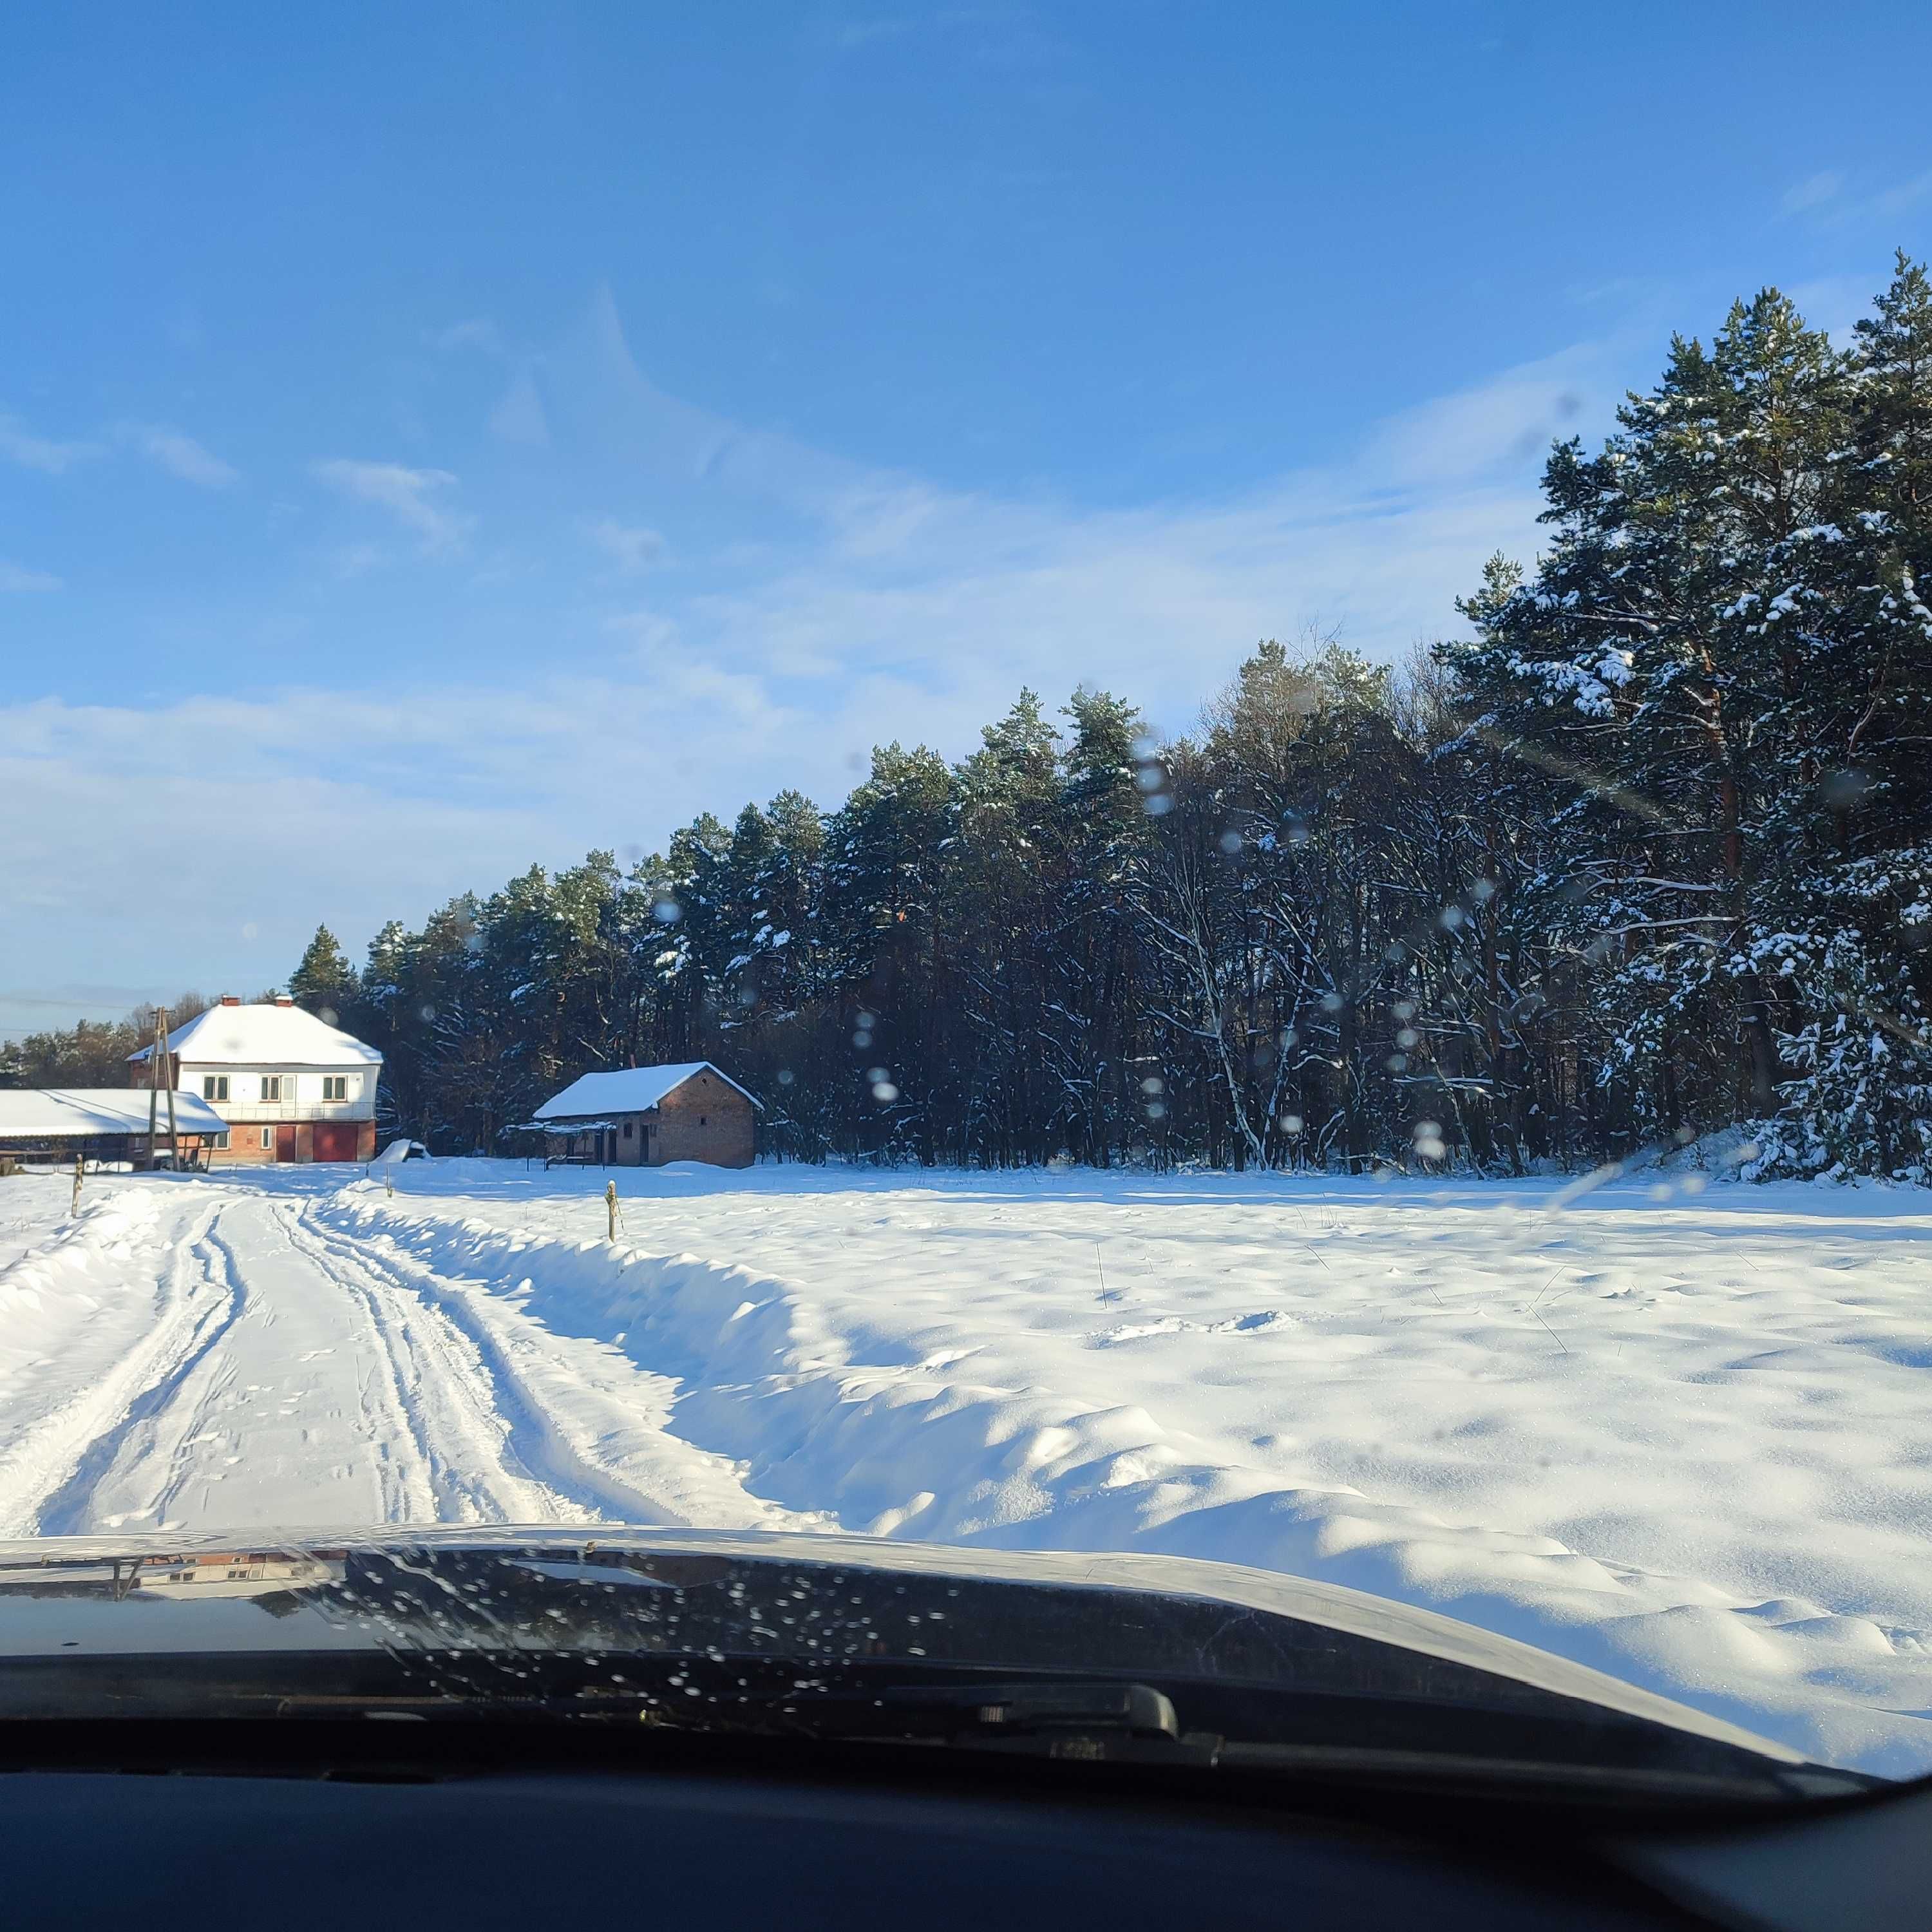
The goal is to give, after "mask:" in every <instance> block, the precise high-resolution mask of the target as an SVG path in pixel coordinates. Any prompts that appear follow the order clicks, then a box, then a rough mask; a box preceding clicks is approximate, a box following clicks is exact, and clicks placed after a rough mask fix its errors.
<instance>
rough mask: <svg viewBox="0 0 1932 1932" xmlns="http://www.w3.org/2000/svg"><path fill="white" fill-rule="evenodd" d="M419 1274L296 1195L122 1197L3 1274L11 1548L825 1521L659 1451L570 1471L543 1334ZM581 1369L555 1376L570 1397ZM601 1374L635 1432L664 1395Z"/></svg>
mask: <svg viewBox="0 0 1932 1932" xmlns="http://www.w3.org/2000/svg"><path fill="white" fill-rule="evenodd" d="M29 1185H31V1183H30V1184H29ZM62 1185H64V1184H62ZM90 1185H91V1187H93V1188H94V1190H95V1191H96V1192H98V1191H99V1190H100V1187H101V1184H90ZM108 1185H109V1186H110V1187H112V1186H113V1184H108ZM415 1272H416V1279H413V1280H412V1279H410V1278H407V1277H406V1276H405V1275H404V1274H402V1273H399V1272H398V1268H396V1267H395V1265H392V1264H389V1263H386V1262H384V1261H383V1259H380V1258H379V1257H378V1256H377V1253H376V1252H375V1250H374V1248H373V1247H372V1246H371V1244H369V1243H368V1242H366V1241H360V1240H359V1239H357V1238H355V1237H353V1235H347V1234H345V1233H344V1232H341V1230H340V1229H338V1228H335V1227H333V1226H331V1225H330V1223H329V1220H328V1218H327V1217H326V1214H325V1213H324V1211H323V1207H322V1205H321V1204H320V1203H318V1202H316V1201H314V1200H313V1199H305V1198H303V1197H302V1196H300V1195H281V1194H276V1193H263V1192H261V1191H259V1190H255V1189H252V1188H248V1187H236V1188H223V1187H204V1188H173V1189H170V1188H168V1187H166V1184H163V1185H162V1186H161V1187H159V1188H155V1187H150V1188H148V1189H147V1190H141V1189H140V1188H139V1186H138V1184H124V1185H123V1186H121V1187H119V1188H118V1189H114V1190H113V1191H112V1192H110V1193H109V1195H108V1197H107V1199H106V1200H104V1201H100V1202H96V1203H95V1205H94V1206H92V1208H90V1209H89V1211H88V1215H87V1217H85V1218H84V1219H83V1221H82V1222H81V1223H80V1224H79V1225H78V1226H77V1228H75V1229H71V1230H65V1231H63V1232H62V1234H61V1235H58V1236H57V1237H56V1238H55V1239H54V1240H53V1241H51V1242H49V1243H48V1244H46V1246H45V1247H42V1248H40V1249H38V1250H32V1249H29V1250H28V1251H27V1252H26V1253H25V1254H24V1255H17V1256H16V1259H15V1261H14V1263H13V1266H12V1267H11V1268H8V1269H7V1270H6V1271H5V1274H0V1306H6V1305H7V1304H11V1306H10V1313H12V1314H13V1315H14V1316H15V1317H16V1318H17V1319H16V1320H15V1321H14V1322H13V1323H12V1324H10V1328H11V1330H12V1332H11V1333H10V1334H9V1335H8V1336H7V1338H6V1340H5V1341H3V1342H0V1535H6V1536H28V1535H43V1536H46V1535H67V1534H74V1533H78V1532H83V1531H86V1530H91V1529H120V1528H123V1527H137V1528H142V1529H155V1528H162V1527H168V1528H195V1529H201V1528H223V1529H226V1528H246V1527H250V1526H269V1525H274V1526H282V1527H287V1528H290V1529H323V1528H332V1529H341V1528H344V1527H353V1526H357V1525H361V1524H370V1523H589V1522H595V1521H599V1520H623V1521H628V1522H631V1523H682V1522H687V1521H703V1522H705V1523H722V1524H724V1525H725V1526H729V1527H733V1528H738V1527H746V1526H772V1527H787V1528H797V1527H800V1526H806V1527H811V1526H814V1525H815V1524H816V1523H818V1522H819V1521H820V1519H818V1518H817V1517H802V1516H801V1515H799V1514H797V1513H795V1512H791V1511H782V1510H773V1509H770V1508H766V1507H765V1506H763V1505H760V1504H758V1503H757V1502H754V1501H753V1500H752V1499H749V1498H748V1497H746V1496H744V1495H743V1493H742V1490H740V1489H739V1486H738V1484H737V1483H736V1479H735V1477H734V1476H733V1473H732V1472H731V1470H730V1466H729V1465H727V1464H725V1463H723V1462H721V1460H720V1459H718V1458H715V1457H709V1456H706V1454H704V1453H703V1451H698V1450H696V1449H694V1448H692V1447H691V1445H688V1444H685V1443H682V1442H676V1441H675V1440H673V1439H669V1438H663V1439H661V1447H662V1454H661V1457H660V1460H661V1462H663V1463H664V1464H665V1465H667V1466H666V1467H664V1468H663V1469H661V1470H659V1471H657V1472H653V1471H652V1469H650V1468H649V1466H648V1463H649V1459H648V1457H637V1456H633V1457H632V1458H631V1463H630V1465H629V1466H628V1467H625V1468H621V1469H619V1468H617V1467H613V1466H610V1465H609V1464H607V1465H606V1466H601V1467H599V1466H592V1465H591V1464H589V1463H584V1462H580V1461H579V1460H577V1459H576V1458H575V1457H573V1455H572V1454H571V1452H570V1451H569V1449H568V1447H567V1446H565V1445H560V1444H559V1442H558V1440H557V1439H556V1436H555V1435H554V1434H553V1432H552V1430H550V1427H548V1418H547V1417H546V1416H544V1415H543V1413H542V1412H541V1411H540V1410H538V1409H535V1408H534V1407H533V1406H532V1405H531V1404H530V1403H529V1402H527V1401H526V1400H524V1399H523V1388H524V1386H525V1385H524V1382H523V1379H522V1377H524V1376H529V1375H531V1374H532V1373H541V1370H542V1368H543V1367H544V1361H543V1359H542V1358H543V1357H544V1355H545V1353H546V1351H545V1350H544V1348H543V1346H542V1345H541V1343H540V1342H538V1341H537V1340H535V1339H534V1338H533V1337H516V1338H511V1339H508V1340H499V1339H498V1338H496V1337H493V1336H492V1335H491V1334H490V1333H489V1332H488V1331H487V1328H483V1327H481V1326H466V1325H465V1324H464V1323H463V1322H460V1321H459V1320H458V1319H454V1318H453V1317H452V1314H451V1313H449V1304H448V1300H447V1298H446V1296H444V1295H438V1294H437V1292H435V1290H434V1286H433V1285H431V1284H429V1283H426V1282H425V1280H424V1279H423V1278H422V1271H415ZM62 1288H65V1289H68V1291H69V1292H68V1294H66V1295H60V1294H58V1292H52V1293H50V1292H49V1289H54V1290H56V1291H58V1289H62ZM50 1316H51V1317H54V1318H56V1319H55V1320H53V1321H51V1322H50V1321H49V1319H48V1318H49V1317H50ZM62 1316H65V1317H66V1318H67V1319H65V1321H61V1320H59V1319H58V1318H59V1317H62ZM505 1348H507V1349H508V1350H509V1351H510V1352H511V1353H512V1354H516V1355H520V1357H521V1358H523V1359H522V1361H520V1364H518V1367H520V1369H521V1372H522V1374H521V1376H520V1375H519V1374H518V1373H517V1369H516V1368H514V1367H512V1366H511V1363H510V1362H509V1361H508V1360H507V1359H506V1358H505V1355H504V1354H503V1352H502V1351H503V1349H505ZM547 1352H548V1353H549V1354H550V1355H551V1356H553V1357H554V1356H555V1355H556V1354H558V1353H559V1352H561V1353H562V1354H564V1355H570V1354H571V1353H572V1352H573V1351H572V1349H571V1344H570V1343H568V1341H563V1342H560V1343H553V1344H552V1346H551V1347H550V1349H549V1350H548V1351H547ZM606 1353H607V1352H606ZM552 1366H553V1367H554V1364H552ZM589 1366H590V1365H589V1364H582V1365H579V1364H571V1366H570V1367H568V1368H566V1369H565V1370H563V1371H562V1373H563V1374H564V1375H565V1376H566V1378H567V1379H568V1381H569V1382H571V1385H572V1394H573V1397H574V1400H575V1403H576V1404H577V1406H581V1403H582V1402H583V1399H584V1397H585V1396H586V1394H588V1393H589V1389H590V1388H591V1387H592V1386H594V1383H595V1377H594V1376H591V1377H586V1376H584V1375H583V1373H582V1370H583V1367H589ZM606 1366H607V1378H606V1379H608V1376H609V1374H610V1373H619V1378H620V1379H628V1381H630V1382H632V1383H634V1384H637V1386H634V1387H630V1388H625V1389H624V1390H623V1391H622V1392H621V1397H619V1400H620V1401H621V1400H622V1398H628V1411H627V1412H626V1413H625V1415H623V1416H622V1417H621V1418H619V1433H622V1426H623V1424H625V1423H626V1422H628V1423H630V1424H631V1425H632V1427H633V1431H634V1425H635V1422H636V1416H637V1412H642V1413H644V1414H646V1415H647V1414H648V1413H649V1412H650V1411H651V1410H652V1409H657V1410H658V1411H660V1412H661V1410H662V1409H664V1407H665V1406H666V1397H667V1385H666V1384H665V1383H664V1379H662V1378H651V1377H643V1376H640V1375H639V1374H638V1372H637V1371H636V1370H631V1369H630V1368H629V1367H628V1364H624V1365H622V1371H621V1372H620V1371H619V1370H618V1369H617V1365H616V1363H615V1361H614V1359H613V1361H612V1363H610V1364H607V1365H606ZM50 1370H51V1371H52V1373H49V1371H50ZM652 1383H655V1384H656V1385H658V1386H656V1387H655V1388H653V1387H652V1386H650V1385H651V1384H652ZM613 1406H614V1405H613ZM654 1474H655V1475H657V1476H658V1478H659V1480H658V1481H655V1482H653V1481H652V1476H653V1475H654ZM706 1477H709V1478H711V1479H712V1480H711V1481H710V1483H709V1484H706V1481H704V1479H705V1478H706ZM627 1478H628V1479H629V1480H626V1479H627ZM667 1497H668V1498H669V1499H670V1501H669V1502H667V1501H666V1500H665V1499H666V1498H667ZM676 1505H682V1506H683V1507H682V1508H679V1507H676Z"/></svg>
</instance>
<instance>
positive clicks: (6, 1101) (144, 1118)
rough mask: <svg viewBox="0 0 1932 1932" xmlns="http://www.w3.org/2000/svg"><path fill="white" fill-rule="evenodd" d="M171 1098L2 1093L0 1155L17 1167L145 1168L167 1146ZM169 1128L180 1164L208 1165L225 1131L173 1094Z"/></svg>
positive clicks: (80, 1090) (94, 1091)
mask: <svg viewBox="0 0 1932 1932" xmlns="http://www.w3.org/2000/svg"><path fill="white" fill-rule="evenodd" d="M151 1098H152V1100H153V1101H154V1122H155V1125H156V1128H157V1132H156V1134H155V1136H154V1140H153V1142H152V1143H150V1141H149V1138H148V1103H149V1100H150V1099H151ZM168 1100H169V1097H168V1096H167V1095H166V1094H159V1095H155V1096H152V1097H151V1096H150V1095H149V1094H148V1091H147V1090H146V1089H145V1088H133V1087H20V1088H7V1089H5V1090H4V1091H0V1155H7V1156H10V1157H13V1158H17V1159H19V1160H58V1161H63V1162H65V1161H69V1160H72V1159H73V1158H74V1156H75V1155H76V1154H79V1155H80V1157H82V1158H83V1160H91V1161H110V1162H119V1161H126V1162H127V1163H130V1165H131V1164H133V1163H136V1162H145V1161H146V1160H148V1158H149V1157H150V1155H151V1154H152V1153H153V1152H154V1150H155V1149H156V1148H159V1147H160V1146H162V1145H164V1144H165V1143H166V1139H167V1131H168V1115H169V1107H168ZM173 1100H174V1109H173V1113H174V1124H175V1141H176V1148H175V1152H176V1155H177V1157H178V1159H180V1160H181V1161H182V1162H183V1163H193V1164H197V1165H198V1164H199V1163H200V1162H202V1160H205V1159H206V1158H207V1157H208V1155H209V1154H210V1153H211V1151H212V1150H213V1149H214V1148H215V1147H216V1146H217V1144H218V1143H219V1142H220V1140H221V1139H222V1138H223V1136H224V1135H225V1134H226V1131H227V1123H226V1121H223V1119H222V1118H220V1115H218V1114H217V1113H216V1112H215V1111H214V1109H213V1108H211V1106H208V1103H206V1102H205V1100H200V1099H198V1098H197V1097H196V1096H195V1095H193V1094H175V1095H174V1096H173Z"/></svg>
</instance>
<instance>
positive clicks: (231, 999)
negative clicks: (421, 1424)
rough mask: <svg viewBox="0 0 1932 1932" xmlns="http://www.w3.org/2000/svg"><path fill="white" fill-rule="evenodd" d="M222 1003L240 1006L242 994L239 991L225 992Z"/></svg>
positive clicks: (226, 1005)
mask: <svg viewBox="0 0 1932 1932" xmlns="http://www.w3.org/2000/svg"><path fill="white" fill-rule="evenodd" d="M221 1004H223V1006H224V1007H239V1005H240V1004H242V996H241V995H240V994H239V993H223V995H222V996H221Z"/></svg>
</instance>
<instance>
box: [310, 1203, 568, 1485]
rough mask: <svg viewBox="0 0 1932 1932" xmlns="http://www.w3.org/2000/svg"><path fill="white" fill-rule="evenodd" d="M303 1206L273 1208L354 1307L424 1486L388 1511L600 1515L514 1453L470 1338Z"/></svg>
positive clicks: (509, 1424)
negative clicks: (420, 1503)
mask: <svg viewBox="0 0 1932 1932" xmlns="http://www.w3.org/2000/svg"><path fill="white" fill-rule="evenodd" d="M277 1218H278V1222H279V1223H281V1227H282V1229H283V1232H284V1234H285V1235H286V1236H287V1239H288V1241H289V1242H290V1246H291V1247H293V1248H294V1249H295V1250H296V1252H297V1253H299V1254H300V1255H301V1256H302V1257H303V1259H304V1260H305V1262H306V1263H307V1264H308V1266H309V1267H310V1268H312V1269H313V1270H314V1272H315V1273H316V1274H318V1275H320V1276H321V1277H323V1278H324V1279H326V1280H327V1281H328V1282H329V1283H330V1285H331V1286H333V1287H335V1288H336V1289H338V1290H340V1291H341V1292H342V1293H343V1294H344V1295H346V1296H349V1297H351V1298H353V1299H354V1300H355V1301H356V1303H357V1304H358V1305H359V1307H360V1308H361V1309H362V1311H363V1313H364V1314H365V1317H366V1319H367V1322H368V1328H369V1330H370V1331H371V1335H372V1337H373V1338H374V1340H375V1342H376V1344H377V1351H378V1353H379V1355H380V1361H381V1363H382V1370H383V1373H381V1375H380V1378H378V1379H380V1381H381V1382H383V1385H384V1387H383V1404H384V1406H386V1407H391V1408H392V1409H393V1411H394V1412H395V1415H396V1417H397V1418H398V1421H399V1422H400V1424H401V1427H402V1429H403V1430H404V1431H405V1432H407V1435H408V1436H409V1437H410V1440H411V1441H412V1442H413V1444H414V1445H415V1446H416V1451H417V1456H418V1458H419V1466H420V1468H421V1469H422V1472H423V1475H424V1477H425V1480H426V1481H427V1484H428V1492H429V1495H428V1502H429V1505H430V1507H429V1508H428V1511H423V1510H422V1509H419V1508H413V1507H409V1506H408V1505H405V1507H404V1508H403V1509H401V1510H392V1511H391V1513H390V1514H389V1520H390V1521H392V1522H419V1521H424V1520H431V1521H437V1522H450V1521H455V1522H472V1523H474V1522H486V1523H487V1522H497V1523H514V1522H523V1523H530V1522H543V1523H586V1522H597V1521H601V1520H603V1513H602V1511H601V1510H600V1509H598V1507H597V1505H596V1504H595V1502H593V1501H591V1500H589V1499H582V1498H580V1497H577V1496H571V1495H570V1494H568V1493H567V1490H568V1486H566V1487H565V1490H559V1488H558V1487H556V1486H554V1485H553V1484H551V1483H550V1482H548V1481H545V1480H544V1477H543V1476H541V1475H538V1474H537V1473H535V1472H533V1471H532V1469H530V1468H529V1466H528V1465H527V1464H526V1462H525V1460H523V1457H521V1456H520V1454H519V1453H518V1449H517V1444H516V1442H515V1440H514V1438H515V1436H516V1434H517V1431H516V1427H515V1424H514V1421H513V1420H512V1418H511V1417H510V1416H508V1415H505V1414H504V1413H503V1412H502V1403H501V1400H500V1395H501V1391H499V1386H498V1384H497V1382H496V1379H495V1377H493V1376H492V1374H491V1373H490V1367H489V1366H488V1364H487V1363H486V1362H485V1361H484V1357H483V1355H482V1352H481V1351H480V1350H479V1349H478V1348H477V1346H476V1345H475V1342H474V1341H473V1340H472V1338H471V1337H469V1335H467V1334H465V1333H464V1332H463V1330H461V1329H460V1328H458V1325H456V1324H455V1322H452V1321H451V1320H450V1319H449V1316H448V1315H447V1314H446V1313H444V1312H443V1310H440V1308H437V1307H433V1306H432V1305H431V1304H430V1303H429V1302H428V1301H427V1300H425V1298H424V1297H423V1296H422V1295H420V1294H419V1293H417V1292H416V1291H415V1289H413V1288H412V1287H410V1286H409V1285H408V1284H407V1283H404V1282H402V1281H401V1280H399V1279H398V1277H396V1276H395V1275H394V1274H391V1273H389V1271H386V1270H385V1269H383V1268H381V1267H380V1265H378V1264H377V1262H375V1260H374V1258H373V1257H372V1256H369V1255H368V1253H366V1252H365V1250H363V1249H362V1247H361V1246H360V1244H357V1243H355V1242H353V1241H345V1240H343V1239H341V1238H339V1237H332V1235H330V1234H329V1232H327V1231H326V1230H325V1229H323V1228H322V1227H321V1226H320V1225H319V1224H318V1223H316V1222H315V1221H314V1220H313V1219H312V1217H311V1203H308V1202H303V1203H302V1204H301V1205H299V1207H296V1208H281V1209H280V1210H278V1216H277ZM413 1502H415V1499H413V1498H412V1499H410V1504H413Z"/></svg>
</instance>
